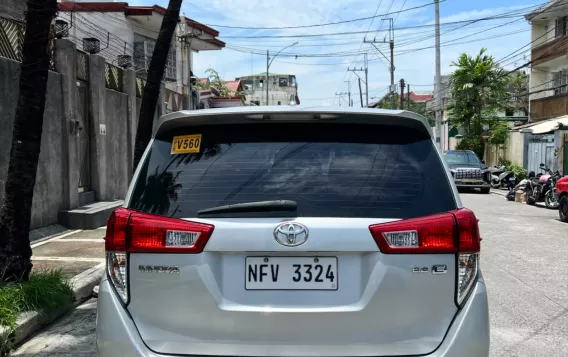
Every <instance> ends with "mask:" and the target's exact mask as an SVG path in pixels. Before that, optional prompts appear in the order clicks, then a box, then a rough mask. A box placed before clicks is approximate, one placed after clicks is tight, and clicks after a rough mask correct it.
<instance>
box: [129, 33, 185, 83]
mask: <svg viewBox="0 0 568 357" xmlns="http://www.w3.org/2000/svg"><path fill="white" fill-rule="evenodd" d="M155 46H156V40H155V39H153V38H150V37H146V36H143V35H139V34H134V58H133V62H134V69H135V70H136V71H147V70H148V69H149V68H150V61H151V60H152V55H153V53H154V47H155ZM164 78H165V80H166V81H175V80H176V78H177V61H176V46H170V51H169V52H168V58H167V62H166V70H165V73H164Z"/></svg>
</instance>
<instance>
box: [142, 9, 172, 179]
mask: <svg viewBox="0 0 568 357" xmlns="http://www.w3.org/2000/svg"><path fill="white" fill-rule="evenodd" d="M181 3H182V0H170V2H169V4H168V8H167V10H166V14H165V15H164V19H163V20H162V27H161V28H160V33H159V35H158V40H157V41H156V46H155V47H154V53H153V54H152V60H151V61H150V68H149V69H148V78H147V81H146V86H145V87H144V94H143V95H142V104H141V106H140V116H139V118H138V130H137V131H136V141H135V146H134V167H133V169H132V170H133V171H135V170H136V167H137V166H138V163H139V162H140V158H141V157H142V154H143V153H144V150H146V146H147V145H148V143H149V142H150V138H151V137H152V127H153V124H154V114H155V113H156V106H157V104H158V97H159V94H160V84H161V82H162V78H163V77H164V71H165V69H166V63H167V60H168V53H169V52H170V45H171V43H172V37H173V35H174V32H175V29H176V25H177V23H178V20H179V12H180V8H181Z"/></svg>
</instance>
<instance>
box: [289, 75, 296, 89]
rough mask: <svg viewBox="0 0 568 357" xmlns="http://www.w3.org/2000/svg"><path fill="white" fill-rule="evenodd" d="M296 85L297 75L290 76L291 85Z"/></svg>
mask: <svg viewBox="0 0 568 357" xmlns="http://www.w3.org/2000/svg"><path fill="white" fill-rule="evenodd" d="M295 86H296V77H294V76H290V87H295Z"/></svg>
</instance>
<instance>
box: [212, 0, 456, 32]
mask: <svg viewBox="0 0 568 357" xmlns="http://www.w3.org/2000/svg"><path fill="white" fill-rule="evenodd" d="M445 1H447V0H440V2H441V3H442V2H445ZM393 2H394V0H393ZM405 3H406V0H405ZM434 4H435V2H429V3H426V4H422V5H418V6H414V7H411V8H408V9H406V10H402V8H401V9H400V10H399V11H393V12H390V8H391V7H392V3H391V6H390V7H389V9H388V10H387V12H386V13H384V14H378V15H377V14H376V13H375V15H373V16H368V17H360V18H356V19H351V20H343V21H335V22H326V23H323V24H313V25H299V26H281V27H250V26H232V25H219V24H206V25H207V26H209V27H221V28H228V29H239V30H288V29H301V28H313V27H322V26H331V25H341V24H347V23H352V22H358V21H365V20H371V19H372V20H374V19H376V18H377V17H385V16H388V15H394V14H397V17H398V15H399V14H400V13H402V12H408V11H412V10H418V9H422V8H424V7H428V6H432V5H434ZM379 7H380V5H379ZM403 7H404V4H403Z"/></svg>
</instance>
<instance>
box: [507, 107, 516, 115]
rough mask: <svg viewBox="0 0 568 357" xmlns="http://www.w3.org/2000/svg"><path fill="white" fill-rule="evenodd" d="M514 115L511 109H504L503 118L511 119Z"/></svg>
mask: <svg viewBox="0 0 568 357" xmlns="http://www.w3.org/2000/svg"><path fill="white" fill-rule="evenodd" d="M514 115H515V110H514V109H512V108H507V109H505V116H507V117H512V116H514Z"/></svg>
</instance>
